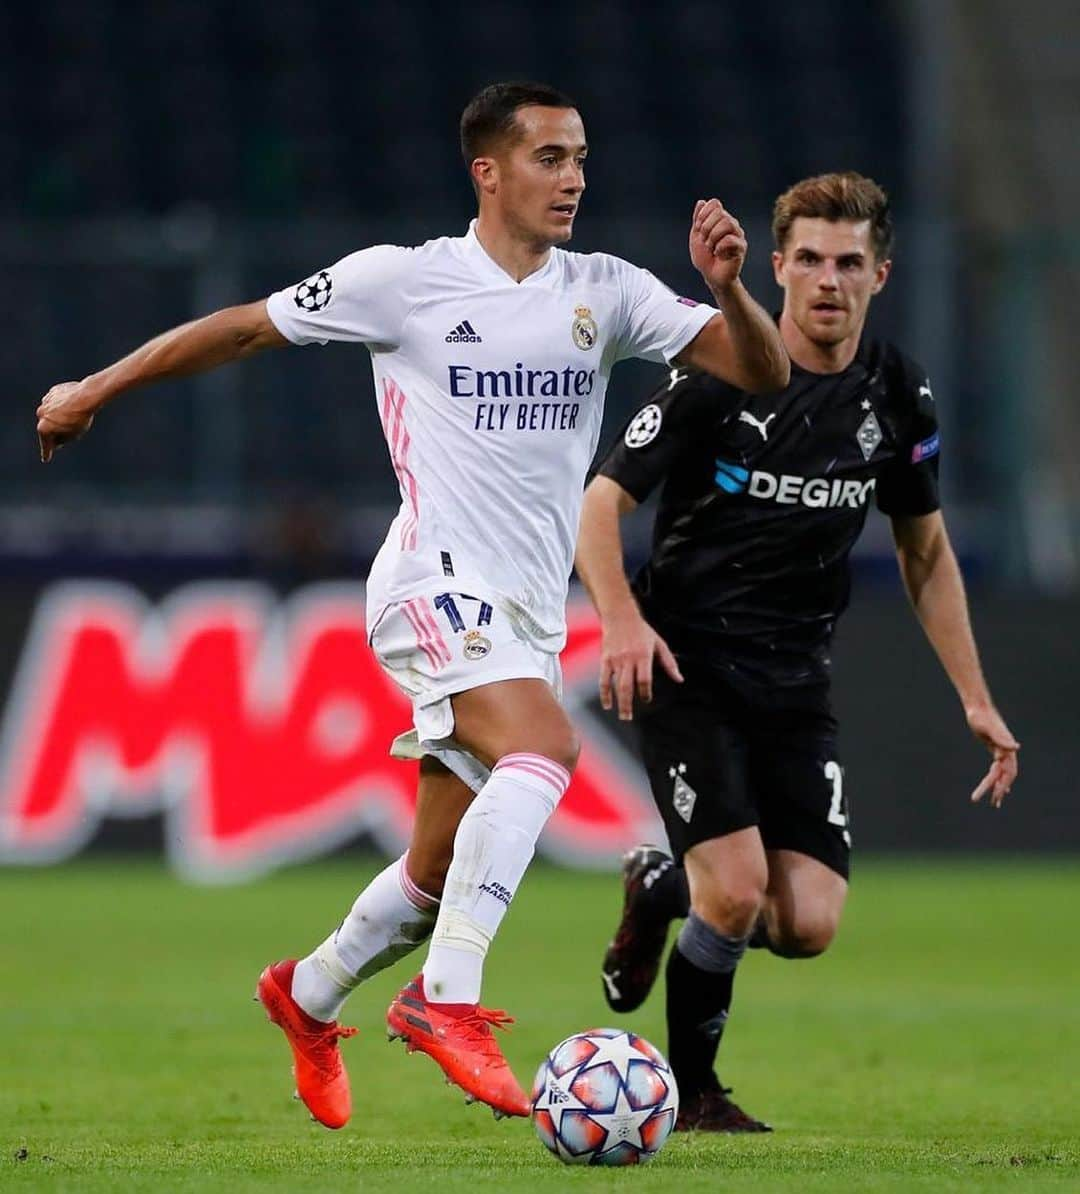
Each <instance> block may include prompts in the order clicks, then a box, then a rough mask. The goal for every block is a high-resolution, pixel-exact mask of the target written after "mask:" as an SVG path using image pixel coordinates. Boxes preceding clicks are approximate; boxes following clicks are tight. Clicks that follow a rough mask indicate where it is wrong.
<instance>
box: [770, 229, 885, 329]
mask: <svg viewBox="0 0 1080 1194" xmlns="http://www.w3.org/2000/svg"><path fill="white" fill-rule="evenodd" d="M891 265H892V262H890V261H876V260H875V258H874V251H873V248H872V247H871V241H870V221H869V220H861V221H854V220H837V221H836V222H833V221H831V220H821V219H809V218H808V217H806V216H799V217H798V218H797V219H796V220H795V222H794V223H793V224H792V225H791V230H790V232H789V233H788V240H787V245H786V246H785V248H784V252H783V253H773V272H774V273H775V275H776V283H777V285H778V286H782V287H783V289H784V313H785V314H786V315H787V316H789V318H791V319H792V321H793V322H794V323H795V326H796V327H797V328H798V329H799V330H800V331H801V332H802V334H803V335H804V336H805V337H806V338H807V339H808V340H810V341H812V342H813V343H815V344H821V345H831V344H839V343H841V342H842V341H844V340H847V339H849V338H850V337H852V336H854V337H858V336H860V335H861V334H862V329H863V324H864V323H865V322H866V309H867V307H869V306H870V300H871V298H873V296H874V295H875V294H877V293H878V291H879V290H880V289H881V288H882V287H883V286H884V285H885V280H886V279H887V278H888V276H889V269H890V268H891Z"/></svg>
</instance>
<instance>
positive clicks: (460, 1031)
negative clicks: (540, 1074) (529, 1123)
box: [386, 974, 532, 1119]
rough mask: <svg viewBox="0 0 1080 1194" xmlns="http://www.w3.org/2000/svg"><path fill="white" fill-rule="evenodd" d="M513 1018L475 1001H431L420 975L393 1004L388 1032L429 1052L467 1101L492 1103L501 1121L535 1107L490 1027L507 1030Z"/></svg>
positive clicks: (409, 1045) (388, 1015) (411, 1048)
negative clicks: (463, 1093) (473, 1002)
mask: <svg viewBox="0 0 1080 1194" xmlns="http://www.w3.org/2000/svg"><path fill="white" fill-rule="evenodd" d="M513 1022H514V1018H513V1016H508V1015H507V1014H506V1012H497V1011H492V1010H491V1009H490V1008H486V1007H480V1006H479V1005H476V1004H467V1003H429V1002H428V1001H427V998H426V996H425V995H424V976H423V975H422V974H420V975H417V977H416V978H414V979H413V981H412V982H411V983H409V985H408V986H407V987H404V988H402V990H401V991H399V992H398V994H397V996H396V997H395V999H394V1001H393V1003H391V1004H390V1008H389V1010H388V1011H387V1013H386V1027H387V1033H386V1035H387V1036H388V1037H389V1038H390V1040H392V1041H393V1040H403V1041H404V1042H405V1048H406V1049H407V1050H408V1051H409V1052H410V1053H412V1052H413V1051H414V1050H416V1049H419V1050H420V1051H421V1052H422V1053H426V1054H427V1055H428V1057H430V1058H431V1059H432V1060H433V1061H436V1062H438V1064H439V1066H440V1067H441V1068H442V1072H443V1073H444V1074H445V1075H446V1080H447V1082H448V1083H450V1082H453V1083H456V1084H457V1085H458V1086H460V1087H461V1089H462V1090H463V1091H464V1092H465V1102H466V1103H474V1102H476V1101H477V1100H479V1101H480V1102H481V1103H487V1105H488V1106H489V1107H490V1108H491V1109H492V1111H493V1112H494V1113H495V1118H496V1119H502V1118H503V1116H505V1115H523V1116H528V1115H529V1114H530V1112H531V1111H532V1108H531V1106H530V1104H529V1100H528V1099H527V1098H526V1097H525V1092H524V1091H523V1090H522V1089H521V1087H520V1086H519V1085H518V1081H517V1079H516V1078H515V1077H514V1074H513V1071H512V1070H511V1069H510V1066H509V1065H508V1064H507V1061H506V1058H505V1057H503V1055H502V1050H501V1049H500V1048H499V1045H498V1042H497V1041H496V1040H495V1034H494V1033H493V1032H492V1031H491V1028H492V1025H494V1026H495V1027H496V1028H505V1027H506V1026H507V1025H508V1024H513Z"/></svg>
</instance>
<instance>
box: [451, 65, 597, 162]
mask: <svg viewBox="0 0 1080 1194" xmlns="http://www.w3.org/2000/svg"><path fill="white" fill-rule="evenodd" d="M532 104H536V105H538V106H539V107H541V108H576V107H577V104H575V103H574V101H573V100H572V99H571V98H570V97H569V96H568V95H564V94H563V93H562V92H561V91H556V89H555V88H554V87H548V86H547V84H546V83H491V84H489V85H488V86H487V87H485V88H484V89H483V91H480V92H478V93H477V94H476V95H474V96H473V98H472V99H471V100H469V102H468V104H467V105H466V107H465V111H464V112H462V114H461V155H462V157H464V159H465V165H466V166H471V165H472V163H473V161H474V160H475V159H476V158H478V157H482V156H483V155H484V154H486V153H488V152H490V150H491V148H492V146H493V145H494V144H495V143H496V142H498V141H500V140H502V139H503V138H504V137H506V136H508V135H510V134H512V133H513V132H514V131H515V119H514V118H515V116H516V115H517V110H518V108H526V107H529V106H530V105H532Z"/></svg>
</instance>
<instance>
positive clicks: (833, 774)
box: [825, 759, 851, 846]
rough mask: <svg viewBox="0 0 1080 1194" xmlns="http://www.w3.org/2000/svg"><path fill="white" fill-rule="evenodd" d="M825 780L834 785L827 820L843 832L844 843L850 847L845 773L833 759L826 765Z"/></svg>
mask: <svg viewBox="0 0 1080 1194" xmlns="http://www.w3.org/2000/svg"><path fill="white" fill-rule="evenodd" d="M825 778H826V779H827V780H828V781H829V783H831V784H832V800H831V801H830V803H829V813H828V816H827V818H826V820H828V822H829V824H830V825H836V826H838V827H839V828H840V829H841V830H842V831H843V834H844V842H845V844H846V845H848V846H850V845H851V833H850V832H849V830H848V815H847V810H846V809H845V807H844V772H843V769H842V768H841V766H840V764H839V763H837V762H836V761H835V760H833V759H830V760H829V761H828V762H827V763H826V764H825Z"/></svg>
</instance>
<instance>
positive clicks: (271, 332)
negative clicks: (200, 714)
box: [37, 84, 789, 1127]
mask: <svg viewBox="0 0 1080 1194" xmlns="http://www.w3.org/2000/svg"><path fill="white" fill-rule="evenodd" d="M461 137H462V149H463V152H464V156H465V160H466V163H467V165H468V168H469V172H470V177H471V179H472V182H473V186H474V189H475V190H476V193H477V198H478V203H479V214H478V217H477V219H476V220H475V221H473V223H472V224H471V225H470V227H469V230H468V232H467V233H466V235H465V236H463V237H443V238H440V239H437V240H433V241H429V242H427V243H426V244H424V245H420V246H418V247H415V248H402V247H399V246H394V245H379V246H376V247H373V248H368V249H364V250H361V251H360V252H357V253H353V254H352V255H351V256H348V257H346V258H344V259H343V260H342V261H339V262H338V263H337V264H336V265H333V266H330V267H329V268H327V269H324V270H320V271H319V272H318V273H316V274H314V275H313V276H312V277H310V278H308V279H306V280H305V281H303V282H301V283H299V284H298V285H296V286H294V287H289V288H287V289H285V290H282V291H279V292H277V293H276V294H273V295H271V296H270V297H269V299H267V300H265V301H261V302H256V303H252V304H250V305H247V306H241V307H233V308H228V309H226V310H223V311H219V312H216V313H215V314H213V315H210V316H207V317H206V318H204V319H201V320H197V321H195V322H193V323H190V324H187V325H184V326H183V327H180V328H176V329H174V330H172V331H170V332H166V333H164V334H163V335H161V336H159V337H157V338H156V339H154V340H151V341H150V342H149V343H147V344H146V345H144V346H143V347H141V348H139V349H137V350H136V351H135V352H133V353H132V354H131V355H130V356H128V357H125V358H124V359H123V360H121V361H118V362H116V363H115V364H113V365H111V366H109V367H108V368H106V369H104V370H103V371H101V372H100V373H97V374H94V375H91V376H90V377H87V378H85V379H84V380H83V381H81V382H67V383H63V384H61V385H58V386H54V387H53V388H52V389H51V390H50V391H49V393H48V394H47V395H46V396H45V398H44V399H43V400H42V402H41V404H40V406H39V407H38V412H37V413H38V435H39V439H40V443H41V452H42V459H43V460H46V461H47V460H48V459H50V458H51V456H52V453H53V451H54V449H55V448H56V447H58V446H59V445H61V444H63V443H66V442H68V441H69V440H72V439H75V438H77V437H78V436H79V435H81V434H82V433H83V432H85V431H86V430H87V429H88V428H89V426H90V424H91V422H92V420H93V417H94V415H95V414H96V413H97V412H98V411H99V410H100V409H101V407H102V406H103V405H104V404H105V403H106V402H108V401H109V400H110V399H111V398H113V397H115V396H116V394H118V393H120V392H122V391H123V390H126V389H130V388H132V387H134V386H137V385H141V384H146V383H147V382H150V381H154V380H157V379H160V378H164V377H174V376H180V375H184V374H187V373H193V372H196V371H199V370H203V369H208V368H213V367H215V366H217V365H220V364H224V363H225V362H227V361H231V360H236V359H239V358H242V357H245V356H249V355H251V354H252V353H254V352H256V351H258V350H261V349H264V348H269V347H274V346H280V345H285V344H290V343H292V344H309V343H326V342H327V341H328V340H345V341H350V342H354V343H358V344H363V345H365V346H366V347H367V349H368V351H369V352H370V354H371V359H372V366H373V371H374V378H375V390H376V397H377V400H378V403H379V410H380V414H381V418H382V424H383V431H384V433H385V435H386V440H387V445H388V447H389V450H390V456H391V460H392V462H393V466H394V470H395V473H396V475H397V479H398V485H399V488H400V492H401V507H400V510H399V512H398V515H397V517H396V518H395V519H394V521H393V523H392V524H391V527H390V531H389V533H388V535H387V538H386V541H385V542H384V544H383V546H382V548H381V549H380V551H379V553H378V556H377V558H376V560H375V562H374V564H373V566H372V570H371V574H370V577H369V580H368V588H367V606H368V609H367V619H368V620H367V626H368V632H369V635H370V641H371V645H372V648H373V650H374V651H375V653H376V655H377V656H378V658H379V661H380V663H381V664H382V666H383V667H384V668H385V669H386V671H387V672H388V673H389V674H390V675H391V676H392V677H393V678H394V680H395V681H396V682H397V683H398V684H399V686H400V687H401V688H402V690H403V691H404V692H406V693H407V694H408V696H409V697H410V699H411V700H412V704H413V718H414V726H415V730H414V733H413V735H411V736H409V737H408V738H407V740H405V741H401V740H399V743H398V744H397V746H396V750H397V753H404V754H412V755H414V756H418V757H421V760H422V761H421V777H420V787H419V798H418V804H417V816H416V823H415V827H414V831H413V837H412V840H411V843H410V848H409V851H408V852H407V853H406V854H405V855H404V856H403V857H402V858H399V859H397V860H396V861H395V862H394V863H392V864H391V865H390V866H389V867H387V868H386V869H385V870H384V871H383V872H382V873H381V874H379V875H378V876H376V878H375V879H374V880H373V881H372V882H371V883H370V884H369V885H368V887H367V888H366V889H365V890H364V891H363V892H361V893H360V895H359V896H358V897H357V900H356V902H355V903H354V905H353V907H352V909H351V910H350V912H349V913H348V915H347V916H346V917H345V919H344V920H343V921H342V923H341V925H340V926H339V927H338V928H337V929H336V930H335V931H334V932H333V933H332V934H331V935H330V936H329V937H328V938H327V939H326V941H324V942H323V943H322V944H321V945H320V946H318V948H317V949H315V951H314V952H313V953H312V954H310V955H309V956H308V957H306V958H303V959H301V960H300V961H299V962H297V961H293V960H291V959H290V960H287V961H283V962H278V963H275V964H274V965H272V966H268V967H267V968H266V970H265V971H264V972H263V974H262V975H261V976H260V979H259V984H258V991H257V997H258V998H259V999H260V1000H261V1001H262V1003H263V1005H264V1007H265V1008H266V1010H267V1012H268V1014H269V1016H270V1018H271V1020H273V1021H274V1023H276V1024H278V1025H279V1026H280V1027H281V1028H282V1029H283V1031H284V1032H285V1035H286V1037H287V1039H288V1042H289V1045H290V1047H291V1049H292V1053H293V1059H294V1073H295V1078H296V1087H297V1092H298V1094H299V1095H300V1097H301V1098H302V1099H303V1100H304V1102H305V1103H306V1104H307V1106H308V1108H309V1110H310V1111H311V1113H312V1115H313V1116H314V1117H315V1118H316V1119H317V1120H319V1122H321V1123H323V1124H325V1125H326V1126H328V1127H340V1126H342V1125H343V1124H344V1123H345V1122H346V1121H347V1119H348V1117H349V1114H350V1111H351V1101H350V1092H349V1083H348V1077H347V1075H346V1073H345V1070H344V1067H343V1064H342V1059H341V1054H340V1050H339V1048H338V1043H337V1042H338V1039H339V1038H340V1037H343V1036H349V1035H352V1033H353V1032H354V1031H355V1030H353V1029H347V1028H342V1027H341V1026H340V1025H339V1024H338V1022H337V1017H338V1015H339V1013H340V1010H341V1007H342V1006H343V1004H344V1002H345V999H346V997H347V996H348V994H349V993H350V992H351V991H352V990H353V989H354V988H355V987H356V986H357V985H358V984H359V983H360V982H362V981H363V980H364V979H366V978H368V977H370V976H371V975H372V974H374V973H376V972H378V971H379V970H381V969H383V968H384V967H386V966H388V965H389V964H390V963H392V962H393V961H395V960H396V959H397V958H399V957H401V956H403V955H404V954H405V953H407V952H409V951H410V950H412V949H414V948H415V947H416V946H417V945H418V944H420V943H421V942H422V941H424V940H425V939H427V938H428V937H429V936H430V937H431V944H430V946H429V950H428V955H427V959H426V961H425V962H424V966H423V970H422V972H421V974H420V975H418V976H417V978H416V979H414V980H413V981H412V982H411V983H410V984H408V985H407V986H406V987H405V988H404V989H403V990H402V991H401V992H400V994H399V995H398V996H397V998H396V999H395V1000H394V1002H393V1003H392V1004H391V1007H390V1009H389V1011H388V1013H387V1023H388V1026H389V1029H390V1033H391V1035H392V1036H398V1037H402V1038H404V1039H405V1041H406V1043H407V1046H408V1047H409V1048H410V1049H412V1048H417V1049H420V1050H422V1051H424V1052H426V1053H428V1054H429V1055H430V1056H432V1057H433V1058H434V1059H435V1060H436V1061H437V1062H438V1064H439V1065H440V1066H441V1067H442V1069H443V1070H444V1072H445V1074H446V1076H447V1078H448V1079H450V1080H451V1081H453V1082H455V1083H457V1084H458V1085H460V1086H461V1087H462V1088H463V1089H464V1090H465V1092H466V1096H467V1098H468V1099H469V1100H470V1101H471V1100H473V1099H479V1100H480V1101H483V1102H486V1103H488V1104H489V1105H490V1106H491V1107H492V1108H493V1109H494V1110H495V1112H496V1114H497V1115H500V1114H502V1115H506V1114H509V1115H528V1114H529V1104H528V1100H527V1098H526V1096H525V1094H524V1092H523V1091H522V1089H521V1087H520V1086H519V1084H518V1083H517V1081H516V1079H515V1078H514V1075H513V1073H512V1072H511V1070H510V1068H509V1066H508V1065H507V1063H506V1060H505V1058H504V1057H503V1055H502V1052H501V1050H500V1049H499V1047H498V1044H497V1043H496V1041H495V1038H494V1035H493V1033H492V1026H493V1025H502V1024H505V1023H508V1022H509V1019H510V1018H509V1017H507V1016H506V1015H505V1014H504V1013H502V1012H494V1011H491V1010H489V1009H486V1008H483V1007H481V1006H480V1004H479V997H480V984H481V973H482V968H483V961H484V957H485V955H486V953H487V950H488V947H489V945H490V942H491V939H492V937H493V935H494V933H495V931H496V930H497V928H498V926H499V923H500V922H501V920H502V917H503V915H504V914H505V912H506V909H507V907H508V906H509V904H510V901H511V900H512V898H513V896H514V893H515V891H516V890H517V887H518V884H519V882H520V880H521V878H522V876H523V875H524V872H525V869H526V867H527V866H528V863H529V861H530V859H531V858H532V854H533V850H534V847H535V843H536V840H537V838H538V836H539V834H540V832H541V830H542V829H543V827H544V824H545V823H546V821H547V819H548V817H549V816H550V815H551V813H552V812H553V811H554V810H555V807H556V805H557V804H558V801H559V799H560V798H561V796H562V794H563V793H564V791H565V790H566V787H567V785H568V784H569V782H570V775H571V772H572V770H573V768H574V764H575V762H576V759H577V753H578V743H577V739H576V737H575V734H574V730H573V728H572V726H571V724H570V722H569V719H568V718H567V716H566V713H565V711H564V710H563V708H562V706H561V704H560V703H559V665H558V653H559V651H560V650H561V648H562V646H563V644H564V641H565V600H566V592H567V585H568V581H569V576H570V571H571V567H572V563H573V552H574V544H575V539H576V536H577V529H578V517H579V513H580V507H581V501H582V492H583V485H584V480H585V474H586V470H587V468H588V466H589V463H590V462H591V460H592V457H593V453H594V452H595V449H596V444H597V439H598V436H599V431H600V422H601V417H602V413H603V398H604V391H605V389H606V387H607V381H608V377H609V375H610V372H611V369H612V366H613V365H614V364H615V363H616V362H617V361H619V360H621V359H624V358H626V357H644V358H646V359H649V360H655V361H667V362H669V363H674V364H677V365H678V364H684V365H688V366H691V367H694V368H698V369H704V370H706V371H708V372H710V373H713V374H715V375H716V376H718V377H721V378H723V379H724V380H726V381H730V382H732V383H733V384H735V385H737V386H738V387H739V388H740V389H743V390H751V391H767V390H778V389H781V388H782V387H783V386H785V385H786V384H787V380H788V368H789V366H788V359H787V354H786V353H785V351H784V349H783V345H782V343H781V341H780V339H779V336H778V334H777V332H776V329H775V327H774V326H773V323H772V321H771V320H770V319H769V318H768V316H767V315H766V313H765V312H764V311H763V310H762V309H761V308H760V307H759V306H758V305H757V304H756V303H755V302H754V301H753V300H752V299H751V298H750V296H749V295H748V294H747V292H746V290H745V289H744V288H743V286H742V283H741V282H740V280H739V273H740V270H741V267H742V263H743V260H744V258H745V254H746V241H745V238H744V236H743V233H742V229H741V228H740V226H739V224H738V222H737V221H736V220H735V219H734V218H733V217H732V216H731V215H729V214H728V213H727V212H726V211H725V210H724V208H723V206H722V205H721V204H720V203H719V202H718V201H717V200H715V199H712V200H709V201H708V202H705V201H699V202H698V203H697V205H696V206H695V209H694V214H693V219H692V225H691V231H690V255H691V259H692V260H693V262H694V265H695V266H696V267H697V268H698V270H699V271H700V272H701V274H702V276H703V278H704V279H705V282H706V283H707V285H708V286H709V289H710V291H711V292H712V294H713V296H714V297H715V299H716V300H717V307H718V308H722V311H723V313H722V314H721V311H720V310H719V309H717V308H714V307H710V306H706V305H702V304H697V303H695V302H692V301H690V300H687V299H680V298H678V297H677V296H676V295H675V294H674V293H673V292H672V291H670V290H669V289H668V288H667V287H665V286H663V285H661V284H660V283H659V282H658V281H657V280H656V279H655V278H654V277H653V276H652V275H651V274H649V273H648V272H646V271H645V270H641V269H638V268H637V267H635V266H632V265H630V264H628V263H627V262H625V261H622V260H620V259H618V258H616V257H611V256H608V255H606V254H600V253H597V254H588V255H585V254H577V253H567V252H564V251H563V250H561V249H558V248H556V247H555V246H557V245H559V244H561V243H563V242H565V241H566V240H568V239H569V238H570V235H571V230H572V227H573V222H574V217H575V214H576V212H577V208H578V204H579V202H580V200H581V195H582V192H583V191H584V189H585V181H584V164H585V156H586V152H587V147H586V142H585V132H584V127H583V125H582V121H581V117H580V116H579V114H578V112H577V110H576V109H575V107H574V105H573V103H572V101H570V100H569V99H568V98H567V97H566V96H564V95H562V94H561V93H559V92H557V91H554V90H553V89H551V88H548V87H544V86H541V85H535V84H495V85H492V86H491V87H488V88H485V89H484V90H483V91H482V92H481V93H480V94H479V95H477V96H476V97H475V98H474V99H473V100H472V101H471V103H470V104H469V105H468V107H467V108H466V109H465V112H464V114H463V116H462V122H461Z"/></svg>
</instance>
